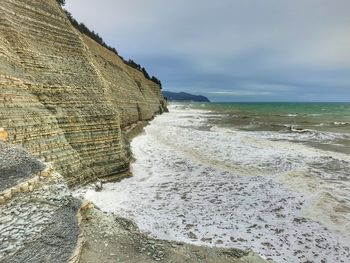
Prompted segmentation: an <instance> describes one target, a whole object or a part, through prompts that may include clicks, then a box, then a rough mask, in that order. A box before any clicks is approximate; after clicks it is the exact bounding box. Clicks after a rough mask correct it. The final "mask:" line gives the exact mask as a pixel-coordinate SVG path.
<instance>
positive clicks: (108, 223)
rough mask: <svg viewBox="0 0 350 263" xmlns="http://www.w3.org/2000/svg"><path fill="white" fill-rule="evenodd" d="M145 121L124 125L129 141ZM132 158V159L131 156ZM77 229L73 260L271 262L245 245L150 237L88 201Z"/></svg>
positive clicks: (131, 222)
mask: <svg viewBox="0 0 350 263" xmlns="http://www.w3.org/2000/svg"><path fill="white" fill-rule="evenodd" d="M147 125H149V121H140V122H137V123H135V124H133V125H130V126H127V127H125V128H124V129H123V132H125V133H126V136H127V138H128V140H129V142H130V143H131V141H132V140H133V139H135V138H136V137H138V136H140V135H142V134H143V133H144V128H145V127H146V126H147ZM132 156H133V155H132ZM132 158H133V161H135V159H134V157H132ZM132 176H133V174H132V172H131V171H128V172H127V176H125V177H123V178H121V176H120V175H118V179H117V180H116V179H114V178H111V179H110V180H106V181H102V180H100V181H101V182H102V183H110V182H117V183H118V182H120V181H122V180H123V179H125V178H127V177H132ZM120 178H121V179H120ZM95 186H96V185H95ZM101 186H102V184H101ZM77 190H78V189H77ZM78 191H79V190H78ZM99 191H100V190H99ZM102 191H103V188H102ZM85 201H86V200H85ZM80 229H81V231H82V235H83V236H84V242H83V244H82V246H81V248H80V253H79V259H78V261H76V262H81V263H94V262H97V261H102V262H106V263H109V262H111V263H112V262H128V263H138V262H144V263H147V262H158V261H160V262H173V263H183V262H188V263H195V262H206V263H221V262H222V263H224V262H231V263H274V261H271V260H265V259H263V258H262V257H261V256H260V255H258V254H256V253H255V252H253V251H252V250H249V249H248V250H242V249H235V248H219V247H209V246H205V245H198V246H197V245H193V244H190V243H186V242H178V241H170V240H162V239H157V238H153V237H151V236H150V235H149V234H147V233H144V232H143V231H141V230H140V229H139V227H138V226H137V225H136V223H135V222H134V221H133V220H130V219H126V218H123V217H121V216H117V215H115V214H114V213H111V212H103V211H102V210H101V209H100V208H98V207H97V206H95V205H94V204H93V203H92V202H90V201H87V205H86V203H85V207H84V208H83V209H82V210H81V223H80ZM116 257H117V259H116Z"/></svg>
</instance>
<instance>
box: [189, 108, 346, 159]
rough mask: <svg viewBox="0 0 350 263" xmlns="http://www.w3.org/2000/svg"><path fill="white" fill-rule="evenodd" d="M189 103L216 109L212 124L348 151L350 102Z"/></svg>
mask: <svg viewBox="0 0 350 263" xmlns="http://www.w3.org/2000/svg"><path fill="white" fill-rule="evenodd" d="M189 106H190V107H191V108H194V109H205V110H210V111H212V112H215V113H217V114H218V115H219V116H220V117H218V116H215V117H214V118H210V117H209V118H208V120H209V123H210V124H212V125H216V126H219V127H227V128H229V127H231V128H235V129H238V130H244V131H254V132H257V131H261V132H264V131H265V132H273V133H272V134H271V139H276V140H277V139H278V140H289V141H294V142H302V143H307V144H309V145H312V146H315V147H319V148H322V149H326V150H333V151H337V152H345V153H350V103H192V104H189ZM274 134H275V135H276V136H275V138H273V137H274V136H273V135H274Z"/></svg>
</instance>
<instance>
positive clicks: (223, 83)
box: [66, 0, 350, 101]
mask: <svg viewBox="0 0 350 263" xmlns="http://www.w3.org/2000/svg"><path fill="white" fill-rule="evenodd" d="M66 2H67V4H66V9H68V10H69V11H70V12H71V13H72V14H73V16H74V17H75V18H76V19H77V20H78V21H80V22H84V23H85V24H86V25H87V26H88V27H89V28H90V29H92V30H94V31H96V32H98V33H99V34H100V35H101V36H102V37H103V39H104V40H105V41H106V42H107V43H108V44H109V45H110V46H113V47H115V48H116V49H117V50H118V52H119V54H121V55H122V56H123V57H124V58H127V59H128V58H132V59H134V60H135V61H136V62H138V63H140V64H141V65H142V66H144V67H145V68H146V69H147V71H148V72H149V73H150V74H152V75H155V76H157V77H158V78H159V79H161V80H162V83H163V89H164V90H170V91H186V92H190V93H194V94H203V95H205V96H208V97H209V98H210V99H212V100H217V101H350V1H349V0H293V1H291V0H218V1H213V0H175V1H171V0H147V1H146V0H99V1H96V0H66Z"/></svg>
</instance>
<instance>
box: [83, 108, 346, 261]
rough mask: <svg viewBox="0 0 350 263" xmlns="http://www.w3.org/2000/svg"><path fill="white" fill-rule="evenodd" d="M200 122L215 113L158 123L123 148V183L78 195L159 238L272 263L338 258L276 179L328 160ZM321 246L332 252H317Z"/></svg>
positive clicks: (329, 236)
mask: <svg viewBox="0 0 350 263" xmlns="http://www.w3.org/2000/svg"><path fill="white" fill-rule="evenodd" d="M208 116H209V117H211V118H215V117H216V118H218V117H220V116H221V115H218V114H217V113H216V112H210V113H208V112H206V111H203V110H197V109H195V110H191V111H189V110H188V109H187V108H186V109H179V110H175V109H173V110H172V111H170V113H169V115H161V116H158V117H157V118H156V119H155V120H153V121H152V122H151V123H150V125H149V126H147V127H146V128H145V132H144V134H143V135H142V136H138V137H136V138H135V139H134V140H133V141H132V142H131V148H132V150H133V154H134V156H135V157H136V160H135V162H133V164H132V171H133V173H134V174H133V177H131V178H128V179H126V180H123V181H121V182H119V183H117V184H106V185H104V189H103V191H100V192H95V191H94V190H92V189H86V190H87V191H86V192H85V197H86V198H88V199H89V200H93V201H94V202H95V204H96V205H97V206H98V207H100V208H101V210H103V211H105V212H109V213H115V214H118V216H121V217H126V218H128V219H131V220H132V221H133V222H135V223H136V224H137V225H138V227H139V228H140V230H141V231H142V232H143V233H147V234H150V236H151V237H154V238H157V239H160V240H162V239H166V240H174V241H178V242H185V243H188V244H192V245H196V246H209V247H212V248H217V247H220V248H232V247H234V248H239V249H242V250H245V249H250V248H251V249H252V250H253V251H256V252H258V253H259V254H260V255H263V257H264V258H267V259H273V260H275V261H277V262H299V260H300V259H301V258H302V259H305V260H306V259H308V260H311V259H316V258H321V259H322V257H324V258H327V259H334V258H335V257H337V256H338V257H339V258H340V259H342V258H344V257H345V258H346V255H345V254H344V253H346V252H345V251H346V249H347V245H346V242H345V237H342V235H339V234H337V233H334V232H333V231H330V229H329V228H328V229H327V228H326V227H325V226H324V225H322V224H321V223H319V222H318V220H316V221H315V220H313V219H312V218H308V217H305V214H304V209H302V208H307V204H308V201H309V197H308V196H305V195H303V194H302V193H300V192H299V191H294V190H293V189H292V188H291V187H290V186H289V185H288V184H283V183H282V182H280V180H277V179H278V178H279V177H278V176H279V175H281V176H282V175H283V176H284V175H286V176H289V175H294V173H293V172H294V169H296V171H300V172H302V171H303V170H302V169H299V167H298V166H293V165H289V162H290V160H292V161H293V162H292V164H293V163H294V164H295V165H303V164H304V165H307V164H308V162H309V163H311V164H314V163H315V162H316V161H318V160H319V159H321V160H328V159H329V158H328V157H327V156H328V154H329V153H326V152H322V151H320V150H318V149H313V148H310V147H309V146H305V145H301V144H295V143H293V142H287V141H284V142H283V141H270V140H267V139H266V138H260V137H258V135H259V134H257V133H247V132H245V131H232V130H228V129H219V128H217V127H215V126H213V127H212V128H210V129H209V128H208V127H207V125H210V124H209V123H208V122H207V117H208ZM179 140H181V144H179ZM208 145H210V147H207V146H208ZM268 149H272V150H274V151H275V152H276V153H274V152H271V151H268ZM288 149H291V150H292V151H288ZM271 153H272V154H271ZM228 154H229V155H228ZM236 155H237V156H236ZM276 156H277V157H276ZM300 156H303V157H302V159H304V161H303V162H301V161H299V159H300ZM304 156H305V157H304ZM334 157H335V156H334ZM327 158H328V159H327ZM276 160H277V161H276ZM294 160H295V161H294ZM332 160H333V159H332ZM274 161H276V162H274ZM304 162H305V163H304ZM245 164H249V165H245ZM285 164H286V165H285ZM256 166H258V167H256ZM265 167H266V169H265ZM321 168H322V167H321ZM326 172H327V171H326ZM298 175H299V174H298ZM302 175H303V174H302V173H300V176H302ZM283 178H284V177H283ZM303 178H304V177H300V178H299V177H298V178H294V179H298V182H299V181H300V182H302V181H303ZM307 178H308V177H307ZM315 179H316V178H315ZM305 183H308V181H307V182H305ZM219 189H220V190H219ZM308 209H309V208H308ZM254 211H260V213H256V212H254ZM333 214H334V213H333ZM219 215H220V216H219ZM339 216H341V215H340V214H339ZM280 240H285V242H284V243H281V242H280ZM293 240H294V241H295V240H297V241H298V242H294V241H293ZM309 240H311V241H309ZM291 242H294V243H291ZM304 246H307V247H309V249H304ZM321 247H329V249H330V250H331V249H334V250H332V252H330V254H325V253H326V252H324V251H325V250H322V249H321ZM338 251H339V252H338ZM342 251H343V252H342ZM295 253H297V254H295ZM314 253H319V254H320V255H321V256H318V257H317V256H313V254H314ZM298 258H299V259H298Z"/></svg>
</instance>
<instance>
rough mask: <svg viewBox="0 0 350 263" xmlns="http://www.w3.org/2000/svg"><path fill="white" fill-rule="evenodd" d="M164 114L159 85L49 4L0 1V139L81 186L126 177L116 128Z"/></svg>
mask: <svg viewBox="0 0 350 263" xmlns="http://www.w3.org/2000/svg"><path fill="white" fill-rule="evenodd" d="M164 109H165V104H164V99H163V97H162V95H161V92H160V87H159V86H158V85H157V84H155V83H153V82H151V81H149V80H147V79H145V78H144V76H143V74H142V73H141V72H139V71H137V70H135V69H133V68H131V67H129V66H127V65H125V64H124V63H123V62H122V60H121V59H120V58H119V57H118V56H116V55H115V54H114V53H112V52H111V51H109V50H107V49H105V48H104V47H102V46H100V45H99V44H97V43H96V42H94V41H93V40H91V39H89V38H88V37H86V36H84V35H82V34H81V33H79V32H78V31H77V30H76V29H74V28H73V27H72V25H71V24H70V22H69V20H68V19H67V17H66V16H65V14H64V12H63V11H62V9H61V7H60V6H59V5H58V4H57V3H56V1H55V0H16V1H15V0H2V1H1V5H0V131H1V132H0V139H1V140H5V141H7V142H10V143H13V144H18V145H21V146H23V147H24V148H26V149H27V150H28V151H29V152H30V153H32V154H33V155H34V156H36V157H39V158H41V159H43V160H45V161H46V162H52V163H53V164H54V166H55V168H56V170H58V171H59V172H60V173H61V174H62V175H63V176H64V177H65V178H66V179H67V181H68V183H69V184H76V183H84V182H87V181H91V180H94V179H96V178H97V177H105V176H110V175H113V174H118V173H120V172H123V171H126V170H127V169H128V167H129V161H130V153H129V149H128V145H127V142H126V141H125V139H124V136H123V133H122V131H121V129H122V128H123V127H125V126H128V125H130V124H132V123H135V122H137V121H139V120H148V119H151V118H152V117H153V116H154V115H155V114H157V113H160V112H162V111H163V110H164Z"/></svg>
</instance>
